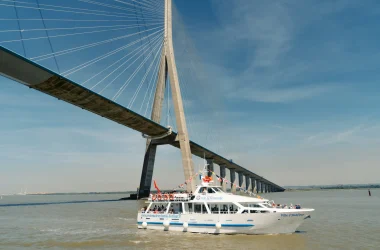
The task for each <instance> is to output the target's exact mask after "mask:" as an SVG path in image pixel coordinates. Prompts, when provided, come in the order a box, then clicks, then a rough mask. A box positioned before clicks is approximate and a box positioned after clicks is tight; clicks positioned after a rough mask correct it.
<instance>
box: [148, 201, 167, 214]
mask: <svg viewBox="0 0 380 250" xmlns="http://www.w3.org/2000/svg"><path fill="white" fill-rule="evenodd" d="M168 204H169V203H168V202H155V203H152V204H151V205H150V207H149V211H146V212H149V213H166V209H167V208H168Z"/></svg>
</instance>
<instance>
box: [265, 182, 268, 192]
mask: <svg viewBox="0 0 380 250" xmlns="http://www.w3.org/2000/svg"><path fill="white" fill-rule="evenodd" d="M265 193H268V183H265Z"/></svg>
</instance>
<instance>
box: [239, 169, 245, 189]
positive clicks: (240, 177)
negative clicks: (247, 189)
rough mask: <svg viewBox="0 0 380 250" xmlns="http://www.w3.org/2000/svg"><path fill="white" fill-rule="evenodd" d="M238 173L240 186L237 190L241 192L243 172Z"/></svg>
mask: <svg viewBox="0 0 380 250" xmlns="http://www.w3.org/2000/svg"><path fill="white" fill-rule="evenodd" d="M238 175H239V187H240V189H239V191H240V194H242V193H243V191H242V189H243V182H244V179H243V173H242V172H239V173H238Z"/></svg>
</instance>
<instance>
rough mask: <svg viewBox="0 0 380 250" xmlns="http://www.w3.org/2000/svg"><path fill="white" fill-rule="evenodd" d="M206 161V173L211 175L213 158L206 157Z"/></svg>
mask: <svg viewBox="0 0 380 250" xmlns="http://www.w3.org/2000/svg"><path fill="white" fill-rule="evenodd" d="M206 161H207V175H208V176H209V177H211V176H212V172H214V159H206Z"/></svg>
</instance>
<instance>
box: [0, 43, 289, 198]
mask: <svg viewBox="0 0 380 250" xmlns="http://www.w3.org/2000/svg"><path fill="white" fill-rule="evenodd" d="M0 74H1V75H3V76H5V77H7V78H10V79H12V80H15V81H17V82H19V83H22V84H24V85H26V86H28V87H30V88H33V89H36V90H38V91H41V92H43V93H45V94H48V95H50V96H53V97H56V98H58V99H60V100H63V101H65V102H68V103H71V104H73V105H75V106H77V107H80V108H82V109H85V110H88V111H90V112H92V113H95V114H97V115H100V116H102V117H104V118H107V119H109V120H112V121H115V122H117V123H119V124H121V125H124V126H126V127H129V128H132V129H134V130H136V131H139V132H141V133H144V134H147V135H150V136H157V135H161V134H163V133H165V132H167V131H168V129H167V128H165V127H163V126H161V125H160V124H158V123H155V122H154V121H151V120H149V119H147V118H145V117H143V116H141V115H139V114H137V113H135V112H133V111H132V110H130V109H127V108H125V107H123V106H121V105H119V104H117V103H115V102H113V101H111V100H109V99H107V98H105V97H103V96H101V95H99V94H97V93H95V92H92V91H91V90H89V89H87V88H85V87H83V86H81V85H79V84H77V83H75V82H73V81H71V80H69V79H67V78H65V77H63V76H60V75H58V74H57V73H54V72H53V71H50V70H48V69H46V68H44V67H42V66H40V65H38V64H36V63H34V62H32V61H30V60H28V59H26V58H24V57H22V56H20V55H17V54H16V53H14V52H12V51H9V50H7V49H5V48H3V47H1V46H0ZM175 136H176V134H175V133H174V134H172V135H171V138H172V139H173V138H175ZM169 144H171V145H173V146H175V147H177V148H179V143H178V142H176V141H175V140H174V139H173V140H171V142H170V143H169ZM190 147H191V152H192V154H193V155H196V156H199V157H201V158H203V156H204V155H205V157H206V158H212V159H214V163H216V164H218V165H225V166H226V167H227V168H229V169H234V170H235V171H236V172H242V173H243V174H244V175H249V176H251V177H254V178H255V179H258V180H261V181H262V182H264V183H267V184H270V185H272V186H274V187H275V188H276V189H277V190H280V191H282V190H284V189H283V188H282V187H280V186H278V185H276V184H274V183H272V182H270V181H269V180H266V179H264V178H262V177H260V176H259V175H257V174H255V173H253V172H251V171H249V170H247V169H245V168H243V167H241V166H239V165H237V164H236V163H233V162H230V161H229V160H227V159H225V158H224V157H222V156H220V155H218V154H216V153H214V152H212V151H210V150H208V149H206V148H204V147H202V146H200V145H198V144H197V143H195V142H193V141H191V142H190Z"/></svg>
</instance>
